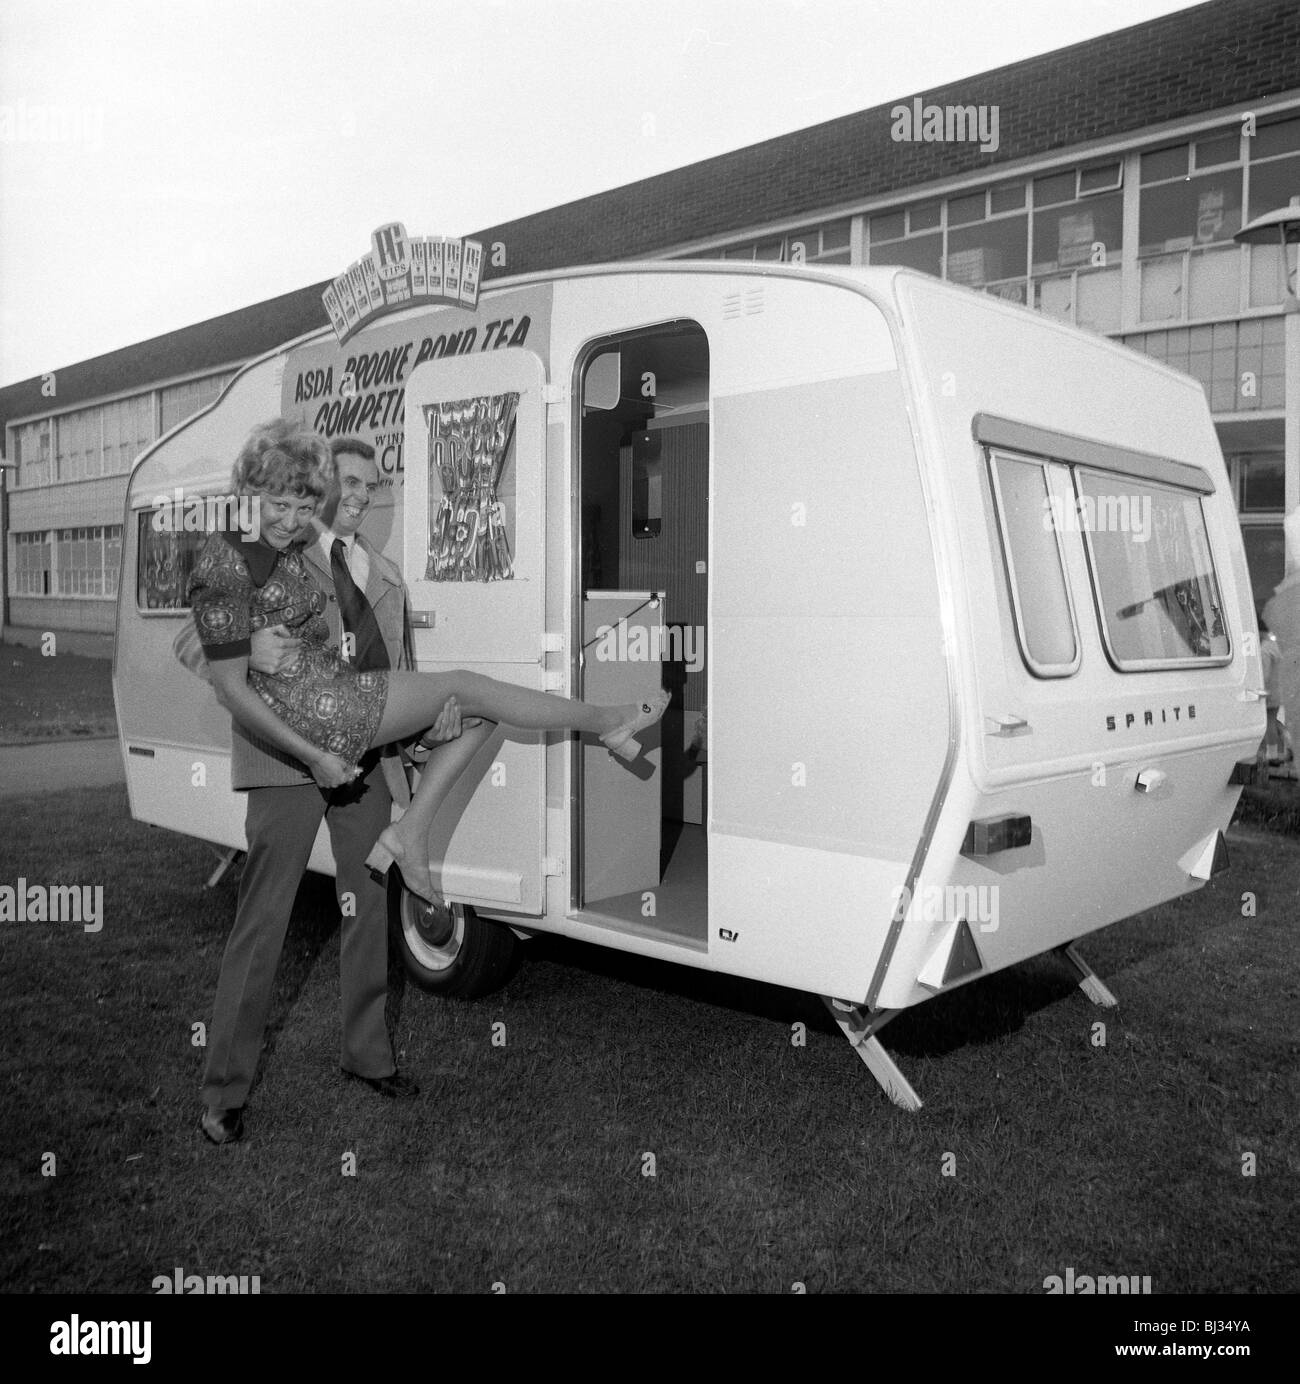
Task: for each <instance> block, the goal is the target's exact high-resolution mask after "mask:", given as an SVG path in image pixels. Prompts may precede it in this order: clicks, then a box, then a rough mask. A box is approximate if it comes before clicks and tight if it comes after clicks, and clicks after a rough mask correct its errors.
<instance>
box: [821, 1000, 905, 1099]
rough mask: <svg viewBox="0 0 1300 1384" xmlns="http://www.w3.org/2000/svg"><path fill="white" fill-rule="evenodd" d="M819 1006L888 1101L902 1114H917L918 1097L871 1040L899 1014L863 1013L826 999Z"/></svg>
mask: <svg viewBox="0 0 1300 1384" xmlns="http://www.w3.org/2000/svg"><path fill="white" fill-rule="evenodd" d="M822 1003H823V1004H824V1005H825V1006H826V1008H827V1009H829V1010H830V1012H831V1018H832V1019H834V1020H835V1022H836V1023H837V1024H838V1025H839V1026H840V1032H841V1033H842V1034H843V1035H844V1036H845V1037H846V1038H847V1039H848V1040H849V1042H850V1043H852V1044H853V1048H854V1051H855V1052H856V1053H857V1054H858V1056H859V1057H860V1058H861V1059H862V1060H863V1061H864V1062H865V1063H866V1064H867V1069H868V1070H869V1071H870V1073H871V1075H872V1076H874V1077H875V1078H876V1080H877V1081H878V1082H879V1083H880V1086H881V1089H882V1090H883V1091H884V1093H885V1094H886V1095H887V1096H888V1097H889V1099H890V1100H892V1101H893V1102H894V1104H895V1105H901V1106H902V1107H903V1109H904V1110H919V1109H920V1108H921V1098H920V1096H918V1095H917V1094H916V1092H915V1091H913V1090H912V1088H911V1086H910V1085H909V1084H908V1080H907V1078H906V1077H905V1076H904V1075H903V1073H902V1072H901V1071H899V1069H898V1067H897V1066H896V1065H895V1063H894V1059H893V1058H892V1057H890V1055H889V1054H888V1053H887V1052H886V1051H885V1050H884V1048H883V1047H881V1045H880V1039H879V1038H877V1037H876V1036H875V1035H876V1034H877V1033H878V1032H879V1030H880V1029H882V1028H884V1026H885V1025H886V1024H887V1023H888V1022H889V1021H890V1019H892V1018H893V1017H894V1015H895V1014H897V1013H898V1012H899V1011H898V1010H897V1009H875V1010H871V1009H866V1008H864V1007H863V1006H862V1005H860V1004H851V1003H850V1002H849V1001H848V1000H837V999H832V998H831V996H829V995H823V996H822Z"/></svg>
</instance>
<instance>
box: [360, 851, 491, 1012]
mask: <svg viewBox="0 0 1300 1384" xmlns="http://www.w3.org/2000/svg"><path fill="white" fill-rule="evenodd" d="M396 876H397V872H396V871H394V872H393V877H392V878H390V880H389V884H388V921H389V926H390V929H391V931H392V935H393V941H394V945H395V946H396V947H397V949H398V951H399V952H400V953H401V957H402V965H403V967H404V969H405V971H406V974H407V975H408V976H409V977H410V978H411V980H412V982H413V983H414V984H416V985H418V986H419V987H420V989H421V990H427V991H429V992H430V993H431V994H435V995H447V996H454V997H455V998H458V999H465V1000H471V999H476V998H477V997H478V996H479V995H489V994H491V993H492V991H494V990H499V989H500V988H501V986H503V985H504V984H505V983H506V981H507V980H509V979H510V976H511V975H512V974H513V972H514V969H515V966H516V964H517V962H518V957H519V939H518V938H517V937H516V936H515V934H514V933H513V932H511V931H510V929H509V928H508V927H506V926H505V924H504V923H494V922H489V921H488V920H487V919H484V918H480V917H479V916H478V914H477V913H475V912H474V910H473V909H472V908H471V907H470V906H469V905H468V904H463V903H453V904H448V905H447V908H448V909H449V910H450V914H451V918H450V927H448V919H447V917H446V915H445V914H443V915H439V914H437V913H434V912H433V911H432V910H430V909H429V907H428V905H427V904H425V902H424V900H423V899H420V898H417V897H416V896H415V895H414V894H412V893H411V891H410V890H409V889H407V888H406V887H405V886H404V885H403V884H402V882H401V880H400V879H399V878H397V877H396Z"/></svg>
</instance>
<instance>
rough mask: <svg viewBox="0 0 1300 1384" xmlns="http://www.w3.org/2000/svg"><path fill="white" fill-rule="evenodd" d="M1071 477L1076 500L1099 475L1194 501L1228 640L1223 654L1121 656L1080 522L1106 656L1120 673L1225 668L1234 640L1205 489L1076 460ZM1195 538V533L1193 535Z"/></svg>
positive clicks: (1092, 549) (1088, 535)
mask: <svg viewBox="0 0 1300 1384" xmlns="http://www.w3.org/2000/svg"><path fill="white" fill-rule="evenodd" d="M1070 471H1071V479H1072V481H1073V484H1074V493H1075V498H1076V502H1081V501H1082V500H1083V499H1084V490H1083V484H1082V479H1081V478H1082V477H1085V476H1086V477H1095V478H1098V479H1109V480H1111V481H1112V482H1113V481H1114V480H1116V479H1117V478H1118V479H1120V481H1121V483H1124V484H1129V485H1135V486H1141V487H1143V488H1146V489H1149V490H1152V491H1160V492H1163V493H1164V494H1167V495H1171V496H1175V497H1177V498H1179V499H1181V500H1183V501H1188V502H1191V501H1194V502H1195V506H1196V514H1197V515H1198V516H1199V518H1200V537H1201V539H1202V540H1203V545H1204V551H1205V557H1206V560H1207V561H1208V562H1209V569H1210V570H1209V573H1208V576H1209V579H1210V582H1211V589H1212V591H1213V594H1214V595H1215V596H1217V598H1218V607H1217V609H1218V614H1219V619H1220V623H1221V624H1222V627H1223V633H1222V636H1220V637H1221V638H1222V639H1223V640H1224V643H1225V644H1226V646H1227V647H1226V649H1225V651H1224V652H1223V653H1221V654H1207V655H1196V654H1191V655H1185V656H1171V657H1165V658H1136V659H1135V658H1121V657H1120V654H1119V652H1118V651H1117V650H1116V648H1115V645H1114V643H1113V642H1112V639H1111V630H1110V622H1109V620H1108V618H1107V612H1106V609H1105V606H1104V600H1103V595H1102V581H1101V562H1100V559H1099V556H1098V553H1097V549H1096V546H1095V544H1094V541H1093V531H1092V528H1091V527H1090V526H1087V525H1081V526H1080V527H1081V529H1082V533H1083V546H1084V552H1085V553H1086V554H1087V558H1088V578H1089V582H1090V584H1091V586H1092V599H1093V608H1094V609H1095V611H1096V614H1097V629H1098V633H1099V634H1100V636H1101V642H1102V648H1103V649H1105V651H1106V659H1107V661H1108V662H1109V663H1110V666H1111V667H1112V668H1114V670H1115V671H1116V672H1117V673H1152V672H1166V671H1176V670H1178V669H1186V668H1223V667H1226V666H1227V665H1228V664H1230V663H1231V662H1232V659H1233V643H1232V626H1231V622H1230V621H1229V620H1228V618H1227V611H1226V602H1225V600H1224V595H1223V584H1222V582H1221V581H1220V580H1219V564H1218V563H1217V562H1216V561H1215V557H1214V544H1213V543H1212V541H1211V538H1210V524H1209V520H1208V518H1207V516H1206V513H1205V497H1204V494H1203V493H1198V492H1197V491H1196V490H1195V489H1192V488H1190V487H1187V486H1181V485H1177V484H1170V483H1167V482H1163V481H1160V480H1156V479H1154V478H1153V477H1150V476H1139V475H1133V474H1132V473H1130V472H1118V473H1117V472H1115V471H1111V470H1109V469H1105V468H1100V467H1096V466H1088V465H1084V464H1074V465H1071V467H1070ZM1191 537H1192V538H1193V541H1195V538H1196V535H1195V534H1193V535H1191Z"/></svg>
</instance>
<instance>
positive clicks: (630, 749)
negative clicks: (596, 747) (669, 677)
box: [600, 690, 672, 759]
mask: <svg viewBox="0 0 1300 1384" xmlns="http://www.w3.org/2000/svg"><path fill="white" fill-rule="evenodd" d="M670 701H672V693H671V692H665V691H663V690H660V691H658V692H656V693H655V694H654V695H653V696H652V697H650V698H649V699H648V700H646V701H644V702H642V703H641V706H640V708H639V709H638V711H637V714H636V715H635V716H633V717H632V719H631V720H630V721H627V722H626V723H624V724H623V725H621V726H619V727H618V729H617V730H611V731H609V732H608V733H607V734H605V735H602V736H601V737H600V743H601V744H602V745H604V747H605V748H606V749H607V750H608V751H609V752H610V754H616V755H617V756H618V757H619V758H620V759H635V758H636V757H637V755H638V754H640V753H641V746H640V743H639V742H638V741H636V740H634V739H633V738H632V737H633V736H634V735H636V733H637V732H638V731H642V730H647V729H648V728H649V727H650V726H653V725H654V723H655V722H656V721H658V720H659V718H660V717H661V716H662V715H663V714H664V712H665V711H667V710H668V703H669V702H670Z"/></svg>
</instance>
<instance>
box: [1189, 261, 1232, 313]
mask: <svg viewBox="0 0 1300 1384" xmlns="http://www.w3.org/2000/svg"><path fill="white" fill-rule="evenodd" d="M1187 270H1188V274H1187V313H1188V316H1189V317H1226V316H1228V315H1229V314H1230V313H1234V312H1236V311H1237V302H1238V299H1239V297H1240V295H1241V288H1240V284H1241V251H1240V250H1239V249H1238V248H1237V246H1235V245H1234V246H1233V247H1232V248H1231V249H1230V250H1206V251H1204V252H1203V253H1201V254H1195V255H1193V256H1192V257H1191V260H1190V262H1189V263H1188V266H1187Z"/></svg>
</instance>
